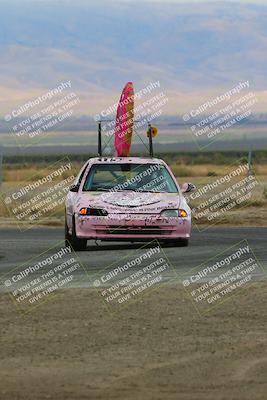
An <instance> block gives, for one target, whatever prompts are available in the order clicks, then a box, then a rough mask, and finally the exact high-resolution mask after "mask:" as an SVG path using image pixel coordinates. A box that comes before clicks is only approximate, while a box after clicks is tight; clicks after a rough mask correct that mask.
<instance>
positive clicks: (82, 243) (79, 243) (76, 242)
mask: <svg viewBox="0 0 267 400" xmlns="http://www.w3.org/2000/svg"><path fill="white" fill-rule="evenodd" d="M66 226H67V223H66ZM68 236H69V237H70V239H68V238H67V237H68ZM67 240H69V242H70V244H71V247H72V249H73V250H74V251H84V250H86V245H87V239H79V238H77V236H76V228H75V219H74V217H73V218H72V234H71V235H70V234H69V232H68V228H67V232H66V233H65V241H67Z"/></svg>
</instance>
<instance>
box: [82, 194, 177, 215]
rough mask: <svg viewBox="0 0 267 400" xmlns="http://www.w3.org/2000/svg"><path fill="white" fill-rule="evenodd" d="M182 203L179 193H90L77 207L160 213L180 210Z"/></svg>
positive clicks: (114, 211) (83, 196) (116, 211)
mask: <svg viewBox="0 0 267 400" xmlns="http://www.w3.org/2000/svg"><path fill="white" fill-rule="evenodd" d="M180 201H181V198H180V196H179V194H178V193H149V192H145V193H140V192H131V191H121V192H88V193H82V194H81V195H80V196H79V198H78V201H77V206H78V207H94V208H102V209H105V210H107V211H108V212H113V213H124V212H125V213H140V212H141V213H146V212H147V213H151V212H153V213H160V212H161V211H162V210H164V209H176V208H179V205H180Z"/></svg>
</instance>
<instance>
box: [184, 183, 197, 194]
mask: <svg viewBox="0 0 267 400" xmlns="http://www.w3.org/2000/svg"><path fill="white" fill-rule="evenodd" d="M181 190H182V193H189V192H194V191H195V190H197V187H196V186H195V185H193V183H183V184H182V187H181Z"/></svg>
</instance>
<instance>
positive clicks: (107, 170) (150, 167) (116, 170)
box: [83, 163, 178, 193]
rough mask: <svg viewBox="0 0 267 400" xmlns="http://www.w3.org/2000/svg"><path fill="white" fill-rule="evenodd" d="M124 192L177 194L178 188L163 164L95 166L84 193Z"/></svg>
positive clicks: (87, 179)
mask: <svg viewBox="0 0 267 400" xmlns="http://www.w3.org/2000/svg"><path fill="white" fill-rule="evenodd" d="M109 190H112V191H122V190H132V191H139V192H158V193H177V192H178V189H177V186H176V184H175V182H174V180H173V178H172V177H171V175H170V173H169V171H168V170H167V168H166V167H165V166H164V165H162V164H108V163H106V164H95V165H93V166H92V168H91V169H90V171H89V173H88V175H87V177H86V180H85V183H84V186H83V191H109Z"/></svg>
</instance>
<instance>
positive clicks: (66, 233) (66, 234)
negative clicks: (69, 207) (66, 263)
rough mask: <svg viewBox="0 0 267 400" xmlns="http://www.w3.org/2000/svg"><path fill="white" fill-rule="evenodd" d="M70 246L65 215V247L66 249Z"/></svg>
mask: <svg viewBox="0 0 267 400" xmlns="http://www.w3.org/2000/svg"><path fill="white" fill-rule="evenodd" d="M70 244H71V235H70V233H69V228H68V224H67V217H66V214H65V246H66V247H68V246H69V245H70Z"/></svg>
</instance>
